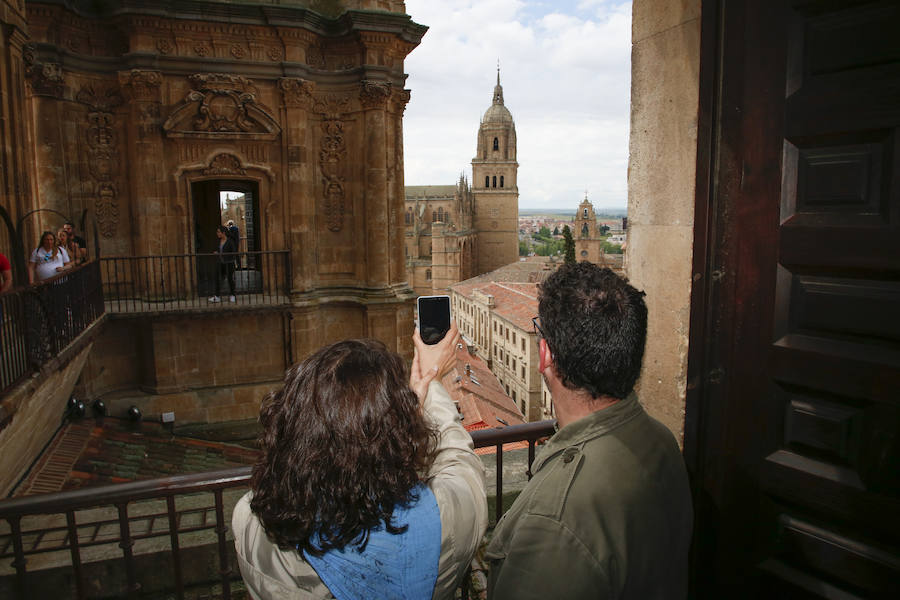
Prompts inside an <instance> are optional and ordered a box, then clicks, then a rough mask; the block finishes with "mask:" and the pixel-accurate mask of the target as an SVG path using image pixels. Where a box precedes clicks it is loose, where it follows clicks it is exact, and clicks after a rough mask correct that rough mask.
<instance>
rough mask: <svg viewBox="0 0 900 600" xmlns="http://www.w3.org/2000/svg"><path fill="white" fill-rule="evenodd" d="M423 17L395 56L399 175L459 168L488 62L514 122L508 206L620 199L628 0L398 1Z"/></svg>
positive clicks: (427, 175) (418, 179) (438, 175)
mask: <svg viewBox="0 0 900 600" xmlns="http://www.w3.org/2000/svg"><path fill="white" fill-rule="evenodd" d="M406 8H407V12H408V13H409V14H410V15H412V18H413V20H414V21H416V22H418V23H422V24H424V25H428V26H429V27H430V30H429V31H428V33H426V34H425V37H424V38H423V40H422V43H421V44H420V46H419V47H418V48H416V49H415V50H413V52H412V53H411V54H410V56H409V57H408V58H407V60H406V65H405V68H406V72H407V73H409V79H408V81H407V86H408V87H409V88H410V89H411V90H412V99H411V101H410V104H409V106H408V108H407V110H406V116H405V118H404V138H405V167H406V183H407V184H410V185H424V184H435V185H437V184H452V183H453V182H454V181H456V178H457V177H458V176H459V173H460V172H465V173H466V174H467V176H469V177H471V167H470V162H471V159H472V157H473V156H474V154H475V144H476V135H477V132H478V123H479V119H480V117H481V115H482V114H484V111H485V110H486V109H487V108H488V107H489V106H490V104H491V97H492V94H493V87H494V83H495V78H496V62H497V59H498V58H499V59H500V64H501V78H502V84H503V91H504V98H505V103H506V106H507V107H508V108H509V109H510V111H511V112H512V114H513V117H514V118H515V121H516V132H517V135H518V158H519V163H520V167H519V207H520V208H551V207H560V208H575V207H576V206H577V205H578V203H579V202H580V201H581V198H582V197H583V196H584V190H585V188H587V190H588V192H589V195H590V198H591V200H592V201H593V202H594V204H595V206H598V207H603V206H624V205H625V198H626V170H627V157H628V118H629V117H628V106H629V87H630V51H631V4H630V3H624V4H622V3H615V2H611V1H597V0H594V1H591V0H583V1H581V2H580V3H578V4H577V5H576V4H575V3H574V2H525V1H521V0H484V1H477V2H476V1H474V0H472V1H450V0H448V1H446V2H435V1H434V0H407V2H406Z"/></svg>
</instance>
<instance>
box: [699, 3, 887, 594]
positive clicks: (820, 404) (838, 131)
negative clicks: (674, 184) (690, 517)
mask: <svg viewBox="0 0 900 600" xmlns="http://www.w3.org/2000/svg"><path fill="white" fill-rule="evenodd" d="M703 13H704V14H703V29H704V33H703V42H702V43H703V50H702V55H703V56H702V60H701V82H702V83H701V113H700V116H701V119H700V125H701V129H700V143H701V145H700V152H699V156H700V162H699V166H700V168H699V169H698V172H699V173H700V174H701V178H700V179H699V180H698V192H697V193H698V202H697V215H696V216H697V234H696V238H695V259H694V263H695V265H694V266H695V273H696V275H695V280H696V281H697V283H696V284H695V288H694V292H693V297H692V322H691V355H690V359H689V391H688V405H687V417H686V433H685V456H686V458H687V460H688V464H689V468H690V470H691V473H692V478H693V484H694V492H695V502H696V510H697V531H696V534H695V547H694V554H693V561H692V576H693V582H694V587H695V590H696V591H697V594H698V596H700V597H716V598H719V597H728V598H731V597H754V598H756V597H759V598H773V597H785V598H804V597H812V598H870V597H874V598H898V597H900V3H898V2H896V1H892V2H853V1H841V2H837V1H831V0H824V1H809V0H807V1H795V2H780V1H763V2H758V1H753V0H746V1H730V0H728V1H721V2H704V4H703Z"/></svg>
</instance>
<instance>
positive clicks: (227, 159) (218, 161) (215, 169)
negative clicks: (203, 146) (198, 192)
mask: <svg viewBox="0 0 900 600" xmlns="http://www.w3.org/2000/svg"><path fill="white" fill-rule="evenodd" d="M203 174H204V175H246V174H247V170H246V169H244V167H243V166H242V165H241V161H240V159H239V158H238V157H237V156H235V155H234V154H225V153H223V154H217V155H216V156H215V158H213V159H212V161H210V163H209V167H207V168H205V169H203Z"/></svg>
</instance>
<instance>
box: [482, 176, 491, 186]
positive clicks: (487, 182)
mask: <svg viewBox="0 0 900 600" xmlns="http://www.w3.org/2000/svg"><path fill="white" fill-rule="evenodd" d="M484 187H491V176H490V175H485V176H484Z"/></svg>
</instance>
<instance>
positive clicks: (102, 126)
mask: <svg viewBox="0 0 900 600" xmlns="http://www.w3.org/2000/svg"><path fill="white" fill-rule="evenodd" d="M113 92H115V93H113ZM116 98H118V99H119V100H121V96H118V92H117V91H116V90H106V92H97V91H96V90H94V88H92V87H90V86H88V87H85V88H82V90H81V91H80V92H79V93H78V100H79V101H80V102H84V103H85V104H92V105H93V106H94V107H95V108H97V109H95V110H93V111H92V112H89V113H88V116H87V117H88V121H87V128H86V130H85V137H86V141H87V146H88V151H87V153H88V168H89V170H90V172H91V176H92V177H93V178H94V180H95V181H96V182H97V188H96V195H95V197H94V211H95V213H96V215H97V226H98V227H99V229H100V234H101V235H103V237H106V238H111V237H113V236H114V235H115V234H116V228H117V227H118V223H119V205H118V200H117V195H118V194H117V192H116V186H115V183H114V181H115V177H116V174H117V173H118V170H119V164H118V161H117V159H116V157H117V156H118V151H117V148H116V124H115V115H114V114H113V113H112V112H108V111H109V110H111V105H114V104H115V102H116V101H117V100H116Z"/></svg>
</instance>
